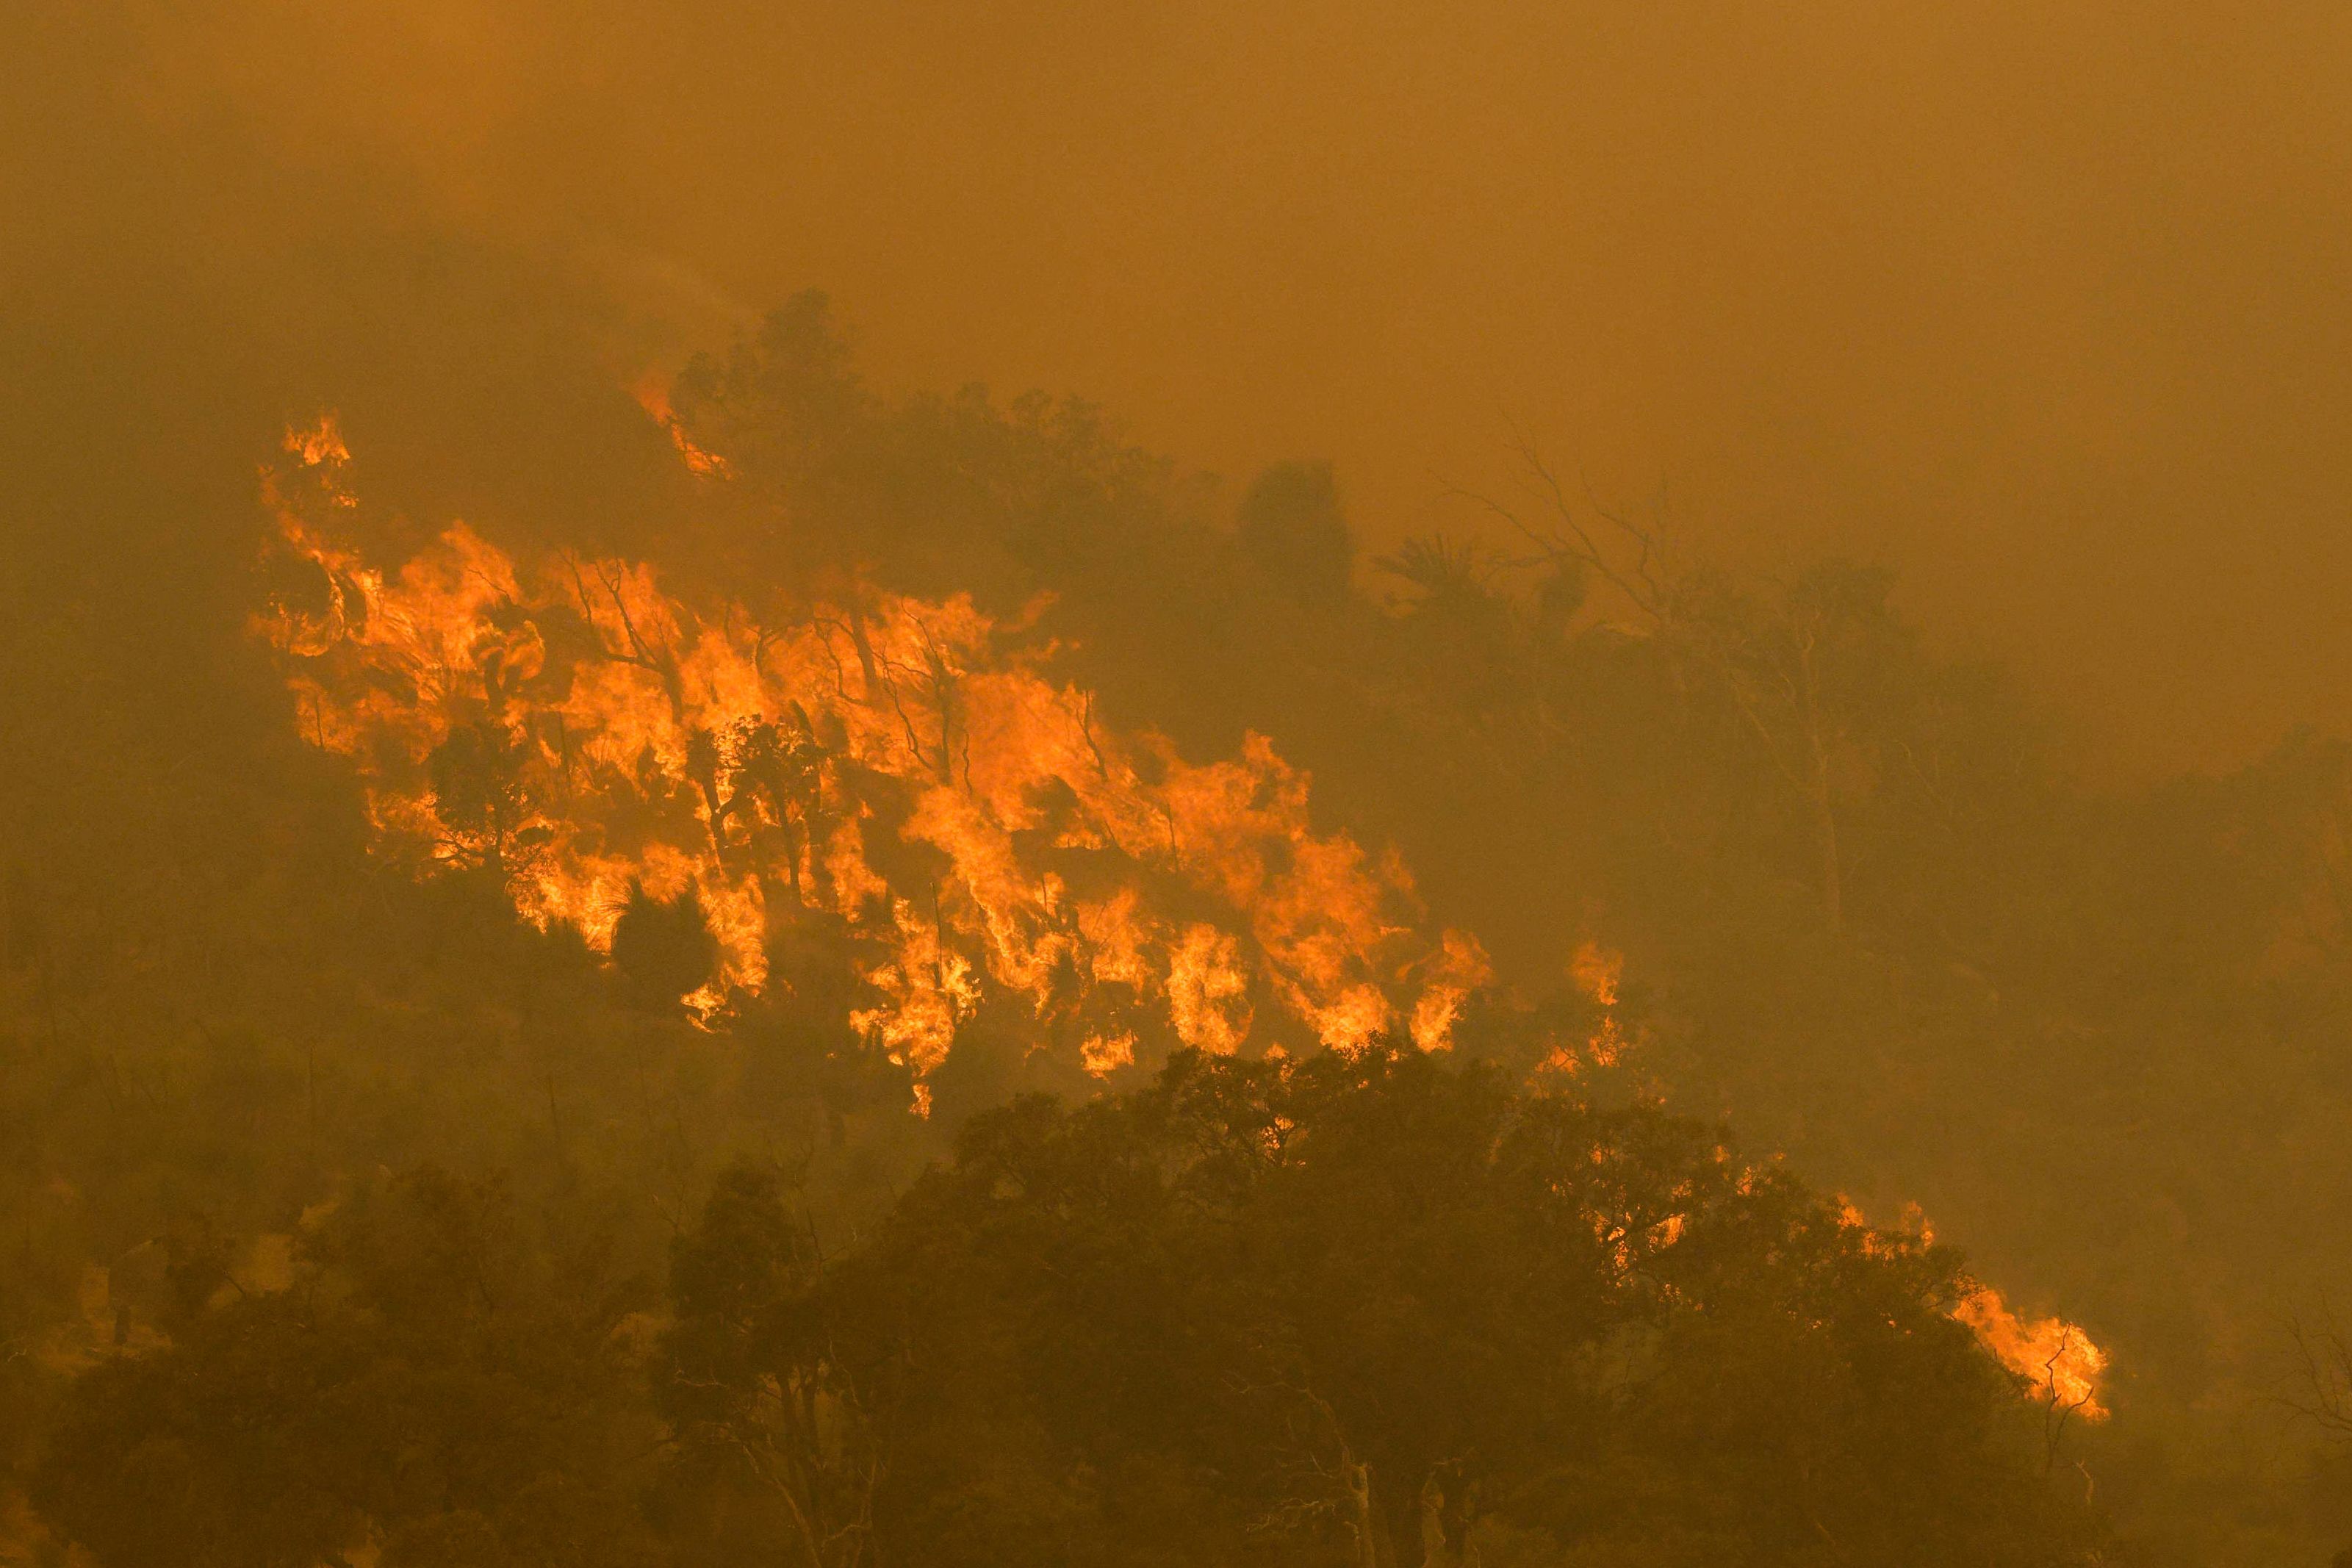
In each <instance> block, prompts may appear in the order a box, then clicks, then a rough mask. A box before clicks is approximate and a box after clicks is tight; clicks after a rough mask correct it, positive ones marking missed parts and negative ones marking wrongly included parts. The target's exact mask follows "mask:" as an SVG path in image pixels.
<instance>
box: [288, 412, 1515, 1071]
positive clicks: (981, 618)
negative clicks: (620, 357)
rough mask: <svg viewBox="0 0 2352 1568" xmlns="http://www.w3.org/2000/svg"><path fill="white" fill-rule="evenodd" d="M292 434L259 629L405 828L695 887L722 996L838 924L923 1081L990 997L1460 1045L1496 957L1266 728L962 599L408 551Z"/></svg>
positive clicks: (475, 863) (1210, 1036) (1087, 1019)
mask: <svg viewBox="0 0 2352 1568" xmlns="http://www.w3.org/2000/svg"><path fill="white" fill-rule="evenodd" d="M287 450H288V452H289V456H290V458H292V460H293V461H292V463H291V464H290V465H289V468H287V470H286V471H284V472H282V473H278V474H276V475H273V476H272V478H271V481H270V484H269V492H270V494H271V497H272V499H273V500H274V502H275V505H276V508H277V511H278V521H279V527H280V531H281V532H282V535H283V538H284V540H285V542H286V543H287V545H288V546H289V547H290V549H291V550H292V552H295V555H296V558H297V559H298V560H305V561H308V562H309V563H312V564H314V565H315V567H316V569H317V573H316V574H315V575H314V576H313V578H312V580H311V581H310V582H309V583H308V584H304V585H303V587H302V588H301V589H300V590H299V591H292V592H289V593H287V594H284V595H280V597H279V599H278V604H277V605H276V608H275V609H274V611H273V613H272V614H271V615H270V616H268V617H267V619H266V621H265V629H266V630H267V632H268V635H269V636H270V637H271V639H272V640H273V641H274V642H275V644H276V645H277V646H278V647H279V648H280V649H282V650H283V652H284V654H285V655H286V663H287V668H288V678H289V681H290V682H291V683H292V685H293V687H294V688H295V689H296V690H297V692H298V693H299V698H300V703H301V709H302V721H303V723H304V725H305V727H306V730H307V731H308V733H309V734H310V738H311V739H312V740H313V741H315V742H316V743H318V744H319V745H320V746H322V747H324V748H326V749H329V750H331V751H334V752H341V753H343V754H346V755H348V756H350V757H351V758H352V760H353V762H354V763H355V764H356V766H357V767H358V770H359V772H360V773H361V774H362V777H363V779H364V780H365V783H366V785H367V791H368V802H369V809H370V813H371V816H372V817H373V822H374V825H375V826H376V828H377V830H378V833H379V844H380V847H383V848H384V849H386V850H387V851H394V852H397V851H403V850H404V851H407V852H410V853H416V854H420V855H422V856H423V857H425V858H427V859H428V860H430V861H433V862H438V863H442V864H446V865H452V866H472V867H478V868H486V869H488V871H490V872H492V873H493V874H495V875H497V876H498V877H499V878H500V879H502V880H503V882H504V885H505V886H506V888H507V889H508V890H509V893H510V895H511V897H512V899H513V900H514V902H515V905H516V907H517V908H518V909H519V910H520V911H521V912H522V913H523V914H524V915H526V916H527V917H528V918H530V920H532V921H535V922H537V923H539V924H540V925H541V926H542V927H545V926H548V925H551V924H553V923H555V922H558V921H562V922H568V923H570V924H572V925H573V926H576V927H577V928H578V929H579V930H580V931H582V932H583V933H584V934H585V936H586V937H587V939H588V941H589V942H591V944H592V945H594V946H597V947H599V948H608V947H609V946H610V945H611V942H612V939H613V933H614V926H615V922H616V921H617V920H618V918H619V915H620V911H621V910H622V909H623V907H624V905H625V902H626V900H628V899H629V897H630V896H631V893H632V891H633V889H635V888H638V887H642V888H643V889H645V890H646V893H647V894H649V895H650V896H652V897H654V898H656V899H677V898H679V897H681V896H683V895H685V894H687V893H688V892H691V893H692V894H693V895H694V897H695V899H696V900H698V903H699V905H700V907H701V909H702V910H703V911H704V913H705V915H706V917H707V919H708V921H709V924H710V927H711V929H712V931H713V932H714V934H715V935H716V937H717V939H718V942H719V950H720V959H719V966H718V972H717V973H716V974H715V975H714V976H713V977H712V978H711V979H710V981H709V984H706V985H705V986H704V987H703V988H702V989H701V990H700V991H699V992H698V993H696V994H694V995H692V996H691V997H689V998H688V1000H689V1002H690V1003H691V1004H692V1005H695V1006H696V1007H697V1008H698V1011H700V1012H701V1013H703V1014H704V1015H705V1016H709V1015H711V1014H712V1013H714V1012H716V1011H717V1010H719V1009H721V1008H723V1007H724V1006H726V1005H728V1003H729V1000H730V996H731V995H733V994H739V993H740V994H754V993H758V992H760V991H761V990H762V989H763V988H765V987H767V986H769V984H770V981H771V969H772V958H773V955H774V954H775V953H776V952H778V951H780V947H781V946H789V945H790V944H792V943H793V942H801V943H803V944H805V943H806V942H829V943H831V944H832V947H831V949H829V951H833V952H837V953H839V954H841V955H844V961H845V962H846V963H849V964H850V966H851V967H852V968H853V969H854V970H855V972H856V980H857V983H858V985H859V987H860V988H861V991H862V994H860V995H859V996H857V997H856V999H855V1001H856V1005H855V1010H854V1011H853V1013H852V1015H851V1016H852V1021H853V1022H854V1023H855V1025H856V1027H857V1028H858V1029H859V1030H860V1031H861V1032H862V1033H863V1034H864V1035H865V1036H866V1037H867V1038H869V1039H870V1040H872V1041H873V1042H874V1043H875V1044H876V1046H877V1047H879V1048H881V1049H883V1050H885V1051H887V1052H888V1053H889V1054H890V1055H891V1056H892V1058H894V1059H896V1060H898V1061H900V1062H902V1063H904V1064H905V1065H907V1066H908V1067H909V1068H912V1069H913V1071H914V1073H915V1075H916V1077H917V1078H918V1079H920V1078H921V1077H922V1076H923V1075H925V1074H927V1073H929V1071H930V1070H931V1069H932V1068H935V1067H937V1066H938V1065H939V1063H940V1061H942V1060H943V1059H944V1058H945V1057H946V1055H947V1053H948V1050H949V1048H950V1046H951V1045H952V1043H953V1042H954V1040H955V1038H956V1036H957V1032H958V1030H959V1028H960V1027H961V1026H963V1025H964V1024H965V1023H966V1022H968V1021H969V1020H971V1018H972V1017H973V1016H974V1015H975V1014H976V1013H978V1012H979V1010H980V1009H981V1008H982V1006H983V1005H984V1004H985V1003H986V1002H987V1001H988V1000H989V998H990V997H992V996H999V997H1012V998H1015V999H1017V1000H1018V1001H1019V1002H1020V1003H1021V1005H1023V1006H1024V1007H1025V1008H1026V1010H1027V1012H1028V1014H1029V1015H1030V1016H1032V1017H1033V1018H1034V1023H1035V1026H1036V1033H1037V1036H1038V1038H1039V1039H1041V1040H1042V1041H1045V1042H1047V1043H1048V1044H1049V1045H1051V1046H1053V1047H1058V1048H1061V1049H1064V1050H1066V1052H1067V1053H1068V1055H1069V1057H1070V1058H1071V1059H1072V1060H1074V1061H1076V1062H1079V1063H1081V1064H1082V1065H1083V1066H1085V1067H1086V1068H1087V1069H1088V1070H1091V1071H1094V1072H1096V1073H1097V1074H1107V1073H1108V1072H1110V1071H1113V1070H1116V1069H1117V1068H1120V1067H1123V1066H1126V1065H1128V1064H1130V1063H1133V1062H1136V1061H1138V1060H1139V1059H1143V1058H1147V1057H1149V1056H1150V1055H1153V1054H1159V1055H1164V1054H1165V1051H1166V1049H1167V1048H1169V1047H1172V1046H1173V1045H1176V1044H1179V1043H1181V1044H1183V1045H1188V1046H1194V1047H1201V1048H1202V1049H1206V1050H1211V1051H1218V1052H1231V1051H1235V1050H1240V1049H1243V1048H1244V1047H1266V1046H1272V1045H1276V1044H1281V1043H1284V1042H1288V1043H1289V1044H1290V1045H1291V1046H1293V1047H1299V1046H1307V1045H1312V1044H1317V1043H1319V1044H1322V1045H1328V1046H1352V1045H1355V1044H1359V1043H1360V1042H1362V1041H1364V1040H1366V1039H1368V1038H1370V1037H1371V1036H1373V1035H1374V1034H1376V1033H1380V1032H1382V1031H1388V1030H1391V1029H1395V1028H1397V1027H1399V1026H1400V1025H1402V1026H1403V1027H1404V1028H1405V1029H1406V1030H1407V1031H1408V1032H1409V1033H1410V1034H1411V1035H1412V1037H1413V1038H1414V1039H1415V1040H1416V1041H1417V1042H1418V1043H1419V1044H1420V1045H1422V1046H1423V1047H1426V1048H1436V1047H1444V1046H1445V1045H1446V1044H1448V1043H1449V1035H1450V1030H1451V1028H1452V1026H1453V1022H1454V1017H1455V1016H1456V1014H1457V1012H1458V1009H1459V1007H1460V1005H1461V1004H1462V1002H1463V1000H1464V999H1465V996H1466V995H1467V994H1469V993H1470V991H1471V990H1473V989H1475V987H1477V986H1479V985H1481V984H1486V981H1487V980H1488V978H1489V971H1488V965H1487V962H1486V955H1485V953H1484V952H1483V951H1482V950H1481V949H1480V947H1479V946H1478V944H1477V942H1475V940H1474V939H1472V938H1470V937H1468V936H1465V935H1464V934H1462V933H1460V932H1455V931H1444V932H1441V933H1438V934H1437V935H1436V936H1434V937H1430V936H1427V935H1424V934H1423V932H1422V931H1421V930H1420V920H1419V913H1418V910H1417V907H1416V904H1415V901H1414V899H1413V894H1412V880H1411V878H1410V877H1409V876H1408V874H1407V873H1406V871H1405V870H1404V868H1403V867H1402V865H1401V864H1399V863H1398V862H1397V861H1396V859H1395V858H1393V857H1386V858H1375V857H1372V856H1370V855H1367V854H1366V853H1365V852H1364V850H1363V849H1362V848H1361V847H1359V846H1358V845H1357V844H1356V843H1355V842H1354V841H1353V840H1351V839H1350V838H1349V837H1345V836H1344V835H1336V834H1318V833H1317V832H1315V831H1314V830H1313V829H1312V828H1311V827H1310V826H1309V823H1308V813H1307V777H1306V775H1305V774H1304V773H1300V772H1299V771H1298V770H1297V769H1295V768H1293V767H1291V766H1290V765H1288V764H1287V763H1285V762H1284V761H1283V759H1282V758H1281V757H1280V756H1279V755H1277V754H1276V752H1275V750H1274V748H1273V746H1272V745H1271V744H1270V743H1269V742H1266V741H1265V740H1264V739H1263V738H1260V737H1256V736H1252V737H1250V739H1249V740H1248V741H1247V742H1246V743H1245V745H1244V748H1243V750H1242V752H1241V754H1240V755H1239V756H1238V757H1234V758H1232V759H1229V760H1227V761H1223V762H1218V763H1208V764H1205V765H1198V764H1194V763H1188V762H1186V761H1184V760H1183V759H1182V758H1181V757H1180V756H1178V755H1177V754H1176V753H1175V752H1174V750H1173V748H1172V747H1171V746H1170V745H1169V744H1168V743H1167V742H1165V741H1163V740H1161V739H1160V738H1158V737H1156V736H1150V735H1145V736H1139V737H1125V736H1119V735H1116V734H1113V733H1111V732H1109V731H1108V730H1107V729H1106V727H1105V726H1103V725H1102V724H1100V723H1099V722H1098V721H1097V719H1096V717H1095V711H1094V704H1093V701H1092V699H1091V697H1090V696H1089V695H1088V694H1087V693H1086V692H1083V691H1080V690H1078V689H1075V688H1073V687H1071V686H1069V685H1066V684H1057V683H1055V681H1053V680H1052V679H1048V678H1047V676H1046V675H1045V673H1044V672H1043V668H1044V660H1045V655H1046V654H1047V653H1048V652H1050V650H1049V649H1040V648H1037V647H1022V646H1020V641H1019V637H1018V634H1017V632H1015V631H1013V630H1011V629H1009V628H1006V627H1004V626H1000V625H998V624H997V623H995V622H994V621H992V619H991V618H990V617H989V616H985V615H983V614H982V613H981V612H980V611H979V610H978V609H976V608H975V607H974V606H973V605H972V604H971V602H970V601H969V600H968V599H966V598H962V597H958V598H954V599H950V600H948V601H946V602H944V603H937V604H934V603H926V602H922V601H919V600H915V599H911V598H906V597H903V596H898V595H887V594H881V593H875V592H867V591H859V592H856V593H853V594H850V595H845V597H846V598H847V599H848V600H849V602H847V603H844V604H840V605H817V606H814V607H811V608H809V609H808V610H806V611H805V612H804V613H803V614H802V615H801V616H798V617H796V618H795V620H794V622H793V624H791V625H784V626H776V625H763V624H761V622H760V621H759V620H758V619H756V618H755V617H754V616H752V615H751V614H750V613H749V612H748V611H747V610H746V609H745V607H744V606H743V605H740V604H738V603H732V602H716V603H705V604H689V603H688V602H686V601H685V600H683V599H681V598H679V597H676V596H672V595H670V594H668V593H667V592H665V591H664V589H663V588H662V586H661V585H660V584H659V582H658V581H657V579H656V574H655V572H654V570H653V568H652V567H650V566H649V565H647V564H646V563H642V562H630V561H622V560H613V559H583V558H579V557H574V556H570V555H558V556H555V557H552V558H551V559H549V560H547V561H544V562H541V563H538V564H536V565H535V566H533V567H531V568H529V569H526V568H525V567H523V566H521V565H519V564H518V563H517V562H516V561H514V560H513V559H512V558H510V557H509V555H508V554H507V553H506V552H503V551H501V550H499V549H498V548H496V547H495V546H493V545H491V544H489V543H488V542H486V541H484V540H483V539H481V538H480V537H479V536H478V535H477V534H476V533H474V532H473V531H471V530H469V529H467V527H465V526H464V525H463V524H456V525H453V526H451V527H449V528H448V529H447V530H446V531H443V532H442V533H441V534H440V535H439V536H438V537H437V538H436V539H435V540H434V541H433V542H431V543H430V544H428V545H427V546H426V547H425V548H424V549H423V550H421V551H419V552H416V553H415V555H414V556H413V557H412V558H411V559H409V560H408V561H406V562H404V563H401V564H399V565H397V566H395V567H393V568H390V569H386V568H384V567H383V566H380V565H379V564H377V563H374V562H373V561H371V560H370V559H368V558H367V555H366V552H364V551H363V550H362V548H360V547H359V546H358V545H357V544H355V543H354V542H352V540H351V539H350V538H349V537H347V535H348V534H350V533H351V532H352V528H351V526H350V525H351V521H352V519H353V518H355V516H356V515H357V502H356V499H355V498H354V497H353V495H352V492H351V491H350V489H349V488H348V484H347V479H348V468H349V465H350V460H351V459H350V455H349V452H348V449H347V448H346V447H345V446H344V444H343V442H342V440H341V437H340V436H339V434H338V433H337V432H336V430H335V429H334V427H333V426H332V424H331V422H328V423H323V424H321V425H320V426H318V427H316V428H314V429H310V430H307V431H301V432H297V433H295V434H294V435H292V436H289V439H288V441H287ZM780 983H781V984H787V985H789V984H793V982H792V981H791V979H790V978H789V977H782V978H781V979H780ZM923 1100H924V1096H923V1095H922V1093H921V1091H920V1089H919V1088H918V1104H921V1103H923Z"/></svg>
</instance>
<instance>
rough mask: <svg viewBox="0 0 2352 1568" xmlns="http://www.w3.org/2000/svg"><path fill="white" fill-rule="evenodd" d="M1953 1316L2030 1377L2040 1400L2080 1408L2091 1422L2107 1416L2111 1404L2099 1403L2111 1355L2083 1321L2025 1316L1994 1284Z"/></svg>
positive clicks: (2011, 1367)
mask: <svg viewBox="0 0 2352 1568" xmlns="http://www.w3.org/2000/svg"><path fill="white" fill-rule="evenodd" d="M1952 1316H1954V1317H1955V1318H1958V1320H1959V1321H1961V1322H1964V1323H1966V1324H1967V1325H1968V1326H1969V1328H1971V1329H1974V1330H1975V1331H1976V1334H1977V1338H1978V1339H1979V1340H1981V1341H1983V1342H1984V1345H1985V1348H1986V1349H1987V1350H1990V1351H1991V1352H1992V1353H1993V1354H1994V1355H1996V1356H1999V1357H2000V1363H2001V1364H2002V1365H2003V1366H2005V1367H2007V1368H2009V1370H2010V1371H2011V1372H2013V1373H2016V1374H2017V1375H2018V1376H2020V1377H2021V1378H2023V1379H2025V1381H2026V1383H2027V1384H2028V1385H2029V1386H2030V1387H2031V1388H2032V1392H2033V1396H2034V1397H2035V1398H2037V1399H2040V1400H2042V1401H2044V1402H2045V1403H2047V1404H2049V1405H2052V1406H2053V1408H2054V1409H2057V1410H2060V1411H2070V1412H2079V1413H2080V1414H2081V1415H2082V1417H2083V1419H2084V1420H2085V1421H2104V1420H2105V1419H2106V1418H2107V1409H2106V1406H2105V1405H2101V1404H2100V1403H2099V1375H2100V1373H2104V1372H2105V1371H2106V1369H2107V1353H2106V1352H2105V1351H2103V1350H2101V1349H2100V1348H2099V1347H2098V1346H2097V1345H2095V1344H2094V1343H2092V1342H2091V1336H2090V1335H2088V1334H2086V1333H2084V1331H2083V1330H2082V1328H2081V1326H2080V1325H2078V1324H2074V1323H2070V1322H2068V1321H2066V1320H2065V1319H2063V1318H2042V1319H2039V1320H2035V1321H2027V1320H2025V1319H2022V1318H2020V1317H2019V1316H2018V1315H2017V1314H2016V1313H2015V1312H2013V1311H2011V1310H2010V1307H2009V1303H2008V1302H2007V1301H2005V1300H2002V1299H2001V1294H2000V1291H1998V1290H1996V1289H1993V1288H1992V1287H1991V1286H1990V1285H1979V1286H1978V1287H1977V1288H1976V1289H1974V1290H1972V1291H1970V1292H1969V1294H1968V1295H1967V1296H1966V1297H1964V1298H1963V1299H1962V1300H1961V1301H1960V1304H1959V1305H1958V1306H1957V1307H1955V1308H1953V1309H1952Z"/></svg>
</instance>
